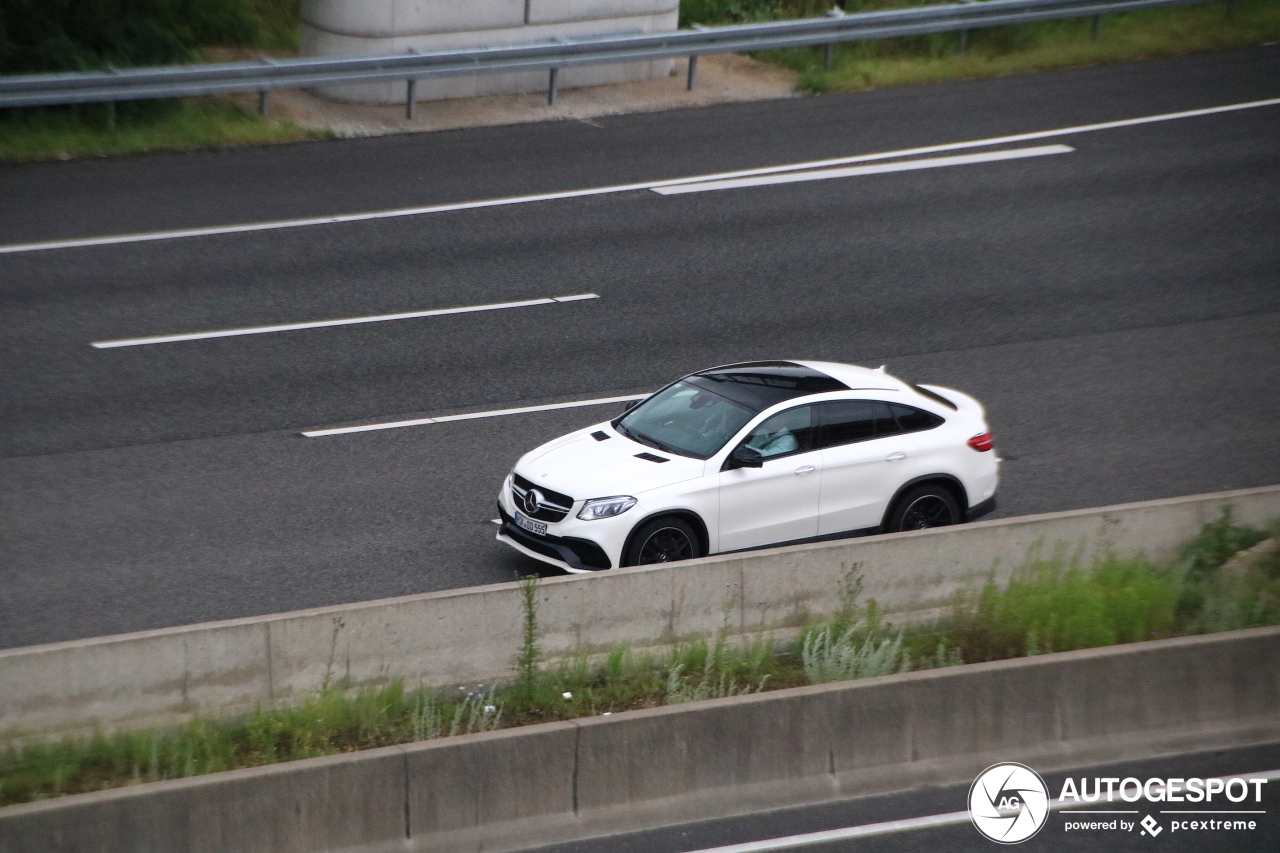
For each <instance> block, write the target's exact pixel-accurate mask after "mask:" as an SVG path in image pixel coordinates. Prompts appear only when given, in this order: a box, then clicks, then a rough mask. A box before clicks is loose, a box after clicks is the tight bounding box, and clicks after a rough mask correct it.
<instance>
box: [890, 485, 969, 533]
mask: <svg viewBox="0 0 1280 853" xmlns="http://www.w3.org/2000/svg"><path fill="white" fill-rule="evenodd" d="M962 521H964V516H963V515H962V514H961V512H960V504H959V503H957V502H956V498H955V495H953V494H951V492H950V491H949V490H947V489H945V488H943V487H942V486H935V485H928V484H926V485H923V486H917V487H916V488H914V489H911V490H910V491H908V492H907V493H906V494H904V495H903V496H902V497H900V498H898V501H897V503H895V504H894V505H893V511H892V512H890V513H889V519H888V521H887V522H886V523H885V526H884V528H885V532H886V533H902V532H903V531H907V530H928V529H929V528H931V527H946V526H948V525H951V524H959V523H960V522H962Z"/></svg>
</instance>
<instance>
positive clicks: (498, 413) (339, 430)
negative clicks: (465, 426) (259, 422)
mask: <svg viewBox="0 0 1280 853" xmlns="http://www.w3.org/2000/svg"><path fill="white" fill-rule="evenodd" d="M648 396H649V395H648V394H629V395H627V396H625V397H600V398H598V399H595V400H574V401H573V402H571V403H550V404H548V405H545V406H521V407H519V408H516V409H495V410H493V411H489V412H467V413H466V414H462V415H440V416H439V417H434V418H416V419H415V420H411V421H392V422H390V423H385V424H367V425H365V426H353V427H336V428H334V429H313V430H307V431H306V432H304V433H302V434H303V435H305V436H306V437H307V438H320V437H321V436H326V435H346V434H347V433H350V432H373V431H374V430H379V429H398V428H399V427H411V426H424V425H425V424H443V423H448V422H449V421H470V420H475V419H476V418H499V417H502V416H504V415H523V414H527V413H529V412H550V411H552V410H554V409H576V408H578V407H580V406H603V405H605V404H606V403H625V402H627V401H628V400H643V399H644V398H645V397H648Z"/></svg>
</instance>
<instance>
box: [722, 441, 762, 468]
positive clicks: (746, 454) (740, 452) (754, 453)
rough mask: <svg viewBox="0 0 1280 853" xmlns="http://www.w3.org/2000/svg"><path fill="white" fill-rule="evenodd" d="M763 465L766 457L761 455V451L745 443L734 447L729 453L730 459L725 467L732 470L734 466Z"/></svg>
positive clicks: (750, 466) (753, 466)
mask: <svg viewBox="0 0 1280 853" xmlns="http://www.w3.org/2000/svg"><path fill="white" fill-rule="evenodd" d="M763 466H764V457H763V456H761V455H760V451H759V450H755V449H753V448H750V447H747V446H746V445H745V444H743V445H739V446H738V447H736V448H734V451H733V452H732V453H730V454H729V459H728V461H727V462H726V463H725V466H724V468H725V470H726V471H732V470H733V469H734V468H760V467H763Z"/></svg>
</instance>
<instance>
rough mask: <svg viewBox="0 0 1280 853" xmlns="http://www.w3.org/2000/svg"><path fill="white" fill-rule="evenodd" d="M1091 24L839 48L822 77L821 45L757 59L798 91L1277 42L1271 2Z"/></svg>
mask: <svg viewBox="0 0 1280 853" xmlns="http://www.w3.org/2000/svg"><path fill="white" fill-rule="evenodd" d="M928 2H933V0H928ZM920 5H927V2H921V1H920V0H867V2H858V0H850V2H846V3H845V4H844V9H845V11H846V12H850V13H852V12H862V11H866V12H870V11H876V10H879V9H891V8H901V7H904V6H920ZM823 7H825V8H823ZM826 8H830V6H829V5H828V4H823V3H816V2H814V0H684V2H683V3H682V5H681V21H682V24H684V25H687V24H688V23H692V22H694V21H696V22H698V23H703V24H724V23H745V22H750V21H758V20H773V19H780V18H798V17H812V16H813V15H814V14H822V13H823V12H824V11H825V9H826ZM1092 26H1093V24H1092V21H1091V19H1088V18H1081V19H1077V20H1071V21H1046V22H1043V23H1036V24H1023V25H1020V26H1014V27H997V28H994V29H987V30H973V31H972V32H970V33H969V34H968V37H967V42H968V43H967V48H966V50H965V51H964V52H963V53H961V52H960V45H961V41H960V35H959V34H958V33H939V34H935V35H930V36H916V37H911V38H900V39H885V40H882V41H877V42H861V43H851V44H843V45H839V46H838V47H837V48H836V50H835V56H834V63H833V68H832V70H831V71H826V70H824V67H823V65H824V48H821V47H812V48H794V49H787V50H775V51H763V52H760V53H758V54H756V57H757V58H758V59H763V60H765V61H768V62H774V63H777V64H779V65H782V66H785V67H787V68H791V69H793V70H795V71H798V72H800V78H799V81H798V84H797V86H798V88H799V89H801V90H802V91H807V92H811V93H814V94H820V93H823V92H841V91H852V90H859V89H875V88H881V87H885V86H902V85H907V84H911V83H928V82H934V81H938V80H957V79H972V78H978V77H993V76H997V75H1002V74H1020V73H1027V72H1032V71H1046V70H1050V69H1055V68H1070V67H1075V66H1084V65H1098V64H1101V63H1105V62H1118V61H1123V60H1134V59H1150V58H1155V57H1161V56H1176V55H1179V54H1185V53H1197V52H1203V51H1210V50H1225V49H1228V48H1236V47H1253V46H1256V45H1260V44H1264V43H1268V42H1275V41H1277V40H1280V3H1276V2H1275V0H1235V2H1234V3H1231V4H1230V5H1228V4H1226V3H1203V4H1200V5H1195V6H1181V7H1174V8H1168V9H1153V10H1148V11H1141V12H1129V13H1126V14H1122V15H1112V16H1109V17H1106V18H1104V19H1103V22H1102V29H1101V33H1100V38H1099V39H1098V40H1097V41H1094V40H1093V39H1092Z"/></svg>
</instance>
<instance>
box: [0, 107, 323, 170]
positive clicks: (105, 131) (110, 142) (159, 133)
mask: <svg viewBox="0 0 1280 853" xmlns="http://www.w3.org/2000/svg"><path fill="white" fill-rule="evenodd" d="M330 136H331V134H330V133H328V132H327V131H315V130H305V129H303V128H301V127H298V126H297V125H296V124H294V123H293V122H290V121H282V120H279V119H272V118H264V117H262V116H260V115H258V114H257V113H254V112H250V111H248V110H244V109H241V108H240V107H238V106H236V105H235V104H231V103H229V102H227V101H223V100H214V99H197V98H193V99H189V100H182V101H176V102H175V101H170V102H160V103H155V102H152V103H146V104H120V105H119V106H118V107H117V113H116V121H115V127H114V128H111V127H109V125H108V113H107V106H106V105H105V104H91V105H83V106H79V107H75V108H66V107H53V108H33V109H23V110H0V160H10V161H21V160H53V159H67V158H70V157H86V156H104V155H111V154H132V153H136V152H141V151H153V150H157V149H184V148H218V147H223V146H229V145H260V144H264V143H270V142H294V141H298V140H303V139H323V138H328V137H330Z"/></svg>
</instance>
